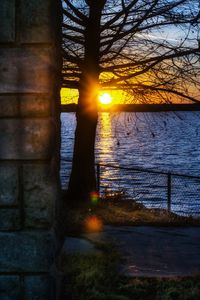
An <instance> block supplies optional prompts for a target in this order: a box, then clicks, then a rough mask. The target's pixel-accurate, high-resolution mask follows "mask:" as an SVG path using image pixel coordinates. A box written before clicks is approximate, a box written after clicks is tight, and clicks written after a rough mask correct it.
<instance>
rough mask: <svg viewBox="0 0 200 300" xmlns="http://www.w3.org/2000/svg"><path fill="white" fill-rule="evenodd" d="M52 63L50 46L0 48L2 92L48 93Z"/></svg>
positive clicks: (50, 84)
mask: <svg viewBox="0 0 200 300" xmlns="http://www.w3.org/2000/svg"><path fill="white" fill-rule="evenodd" d="M52 63H53V57H52V53H51V50H50V49H49V48H46V49H45V48H43V49H41V48H22V49H20V48H2V49H0V78H1V81H0V93H34V92H35V93H48V92H49V89H50V87H51V86H52V85H53V82H52V79H53V78H52V77H53V70H52Z"/></svg>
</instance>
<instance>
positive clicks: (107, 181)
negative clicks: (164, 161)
mask: <svg viewBox="0 0 200 300" xmlns="http://www.w3.org/2000/svg"><path fill="white" fill-rule="evenodd" d="M97 177H98V182H99V192H100V195H101V196H105V195H109V194H113V193H122V194H123V195H124V198H129V199H133V200H135V201H137V202H141V203H143V204H144V205H145V206H146V207H148V208H164V209H167V210H168V211H172V212H175V213H177V214H180V215H192V216H196V217H199V216H200V177H196V176H187V175H182V174H174V173H165V172H158V171H151V170H145V169H132V168H126V167H124V168H123V167H118V166H113V165H106V164H98V165H97Z"/></svg>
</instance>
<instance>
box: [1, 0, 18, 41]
mask: <svg viewBox="0 0 200 300" xmlns="http://www.w3.org/2000/svg"><path fill="white" fill-rule="evenodd" d="M0 28H1V30H0V43H2V42H14V40H15V0H1V9H0Z"/></svg>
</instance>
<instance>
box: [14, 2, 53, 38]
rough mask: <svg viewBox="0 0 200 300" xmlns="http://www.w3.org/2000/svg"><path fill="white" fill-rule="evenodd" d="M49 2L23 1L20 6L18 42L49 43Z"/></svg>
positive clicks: (50, 33) (50, 32) (50, 31)
mask: <svg viewBox="0 0 200 300" xmlns="http://www.w3.org/2000/svg"><path fill="white" fill-rule="evenodd" d="M50 4H51V1H50V0H42V1H41V0H23V1H21V5H20V41H21V42H22V43H48V42H50V41H51V35H52V30H51V26H50V25H51V21H52V20H51V12H50V9H51V6H50Z"/></svg>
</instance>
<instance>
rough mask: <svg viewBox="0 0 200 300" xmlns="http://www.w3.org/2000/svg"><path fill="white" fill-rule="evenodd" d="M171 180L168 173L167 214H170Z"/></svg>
mask: <svg viewBox="0 0 200 300" xmlns="http://www.w3.org/2000/svg"><path fill="white" fill-rule="evenodd" d="M171 180H172V175H171V173H168V174H167V210H168V212H171V191H172V186H171Z"/></svg>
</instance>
